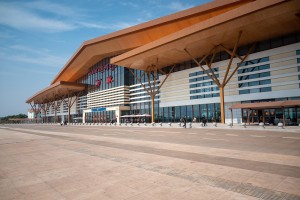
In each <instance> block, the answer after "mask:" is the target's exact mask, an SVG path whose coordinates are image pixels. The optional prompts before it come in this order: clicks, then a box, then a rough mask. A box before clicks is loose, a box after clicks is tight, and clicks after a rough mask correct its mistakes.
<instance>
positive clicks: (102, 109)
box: [92, 108, 106, 112]
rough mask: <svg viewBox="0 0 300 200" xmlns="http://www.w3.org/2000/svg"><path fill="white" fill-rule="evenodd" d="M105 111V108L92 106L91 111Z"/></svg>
mask: <svg viewBox="0 0 300 200" xmlns="http://www.w3.org/2000/svg"><path fill="white" fill-rule="evenodd" d="M102 111H106V108H92V112H102Z"/></svg>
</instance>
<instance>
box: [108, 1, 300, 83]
mask: <svg viewBox="0 0 300 200" xmlns="http://www.w3.org/2000/svg"><path fill="white" fill-rule="evenodd" d="M257 30H260V31H259V32H258V31H257ZM240 31H242V32H243V37H242V38H241V40H240V41H238V43H239V46H243V45H248V44H253V43H255V42H257V41H262V40H265V39H270V38H273V37H277V36H281V35H285V34H289V33H294V32H299V31H300V24H299V1H297V0H291V1H285V0H272V1H271V0H256V1H253V2H250V3H247V4H244V5H242V6H240V7H237V8H235V9H232V10H230V11H228V12H225V13H222V14H220V15H217V16H214V17H212V18H210V19H207V20H205V21H201V22H199V23H197V24H194V25H192V26H190V27H187V28H185V29H182V30H180V31H177V32H176V33H173V34H170V35H168V36H165V37H163V38H160V39H158V40H156V41H153V42H151V43H148V44H145V45H143V46H141V47H138V48H136V49H133V50H131V51H128V52H126V53H123V54H121V55H119V56H116V57H114V58H112V59H111V63H113V64H116V65H120V66H125V67H128V66H130V67H131V68H133V69H140V70H145V67H146V66H149V65H151V64H153V63H154V62H155V59H157V58H158V59H159V60H160V66H159V68H163V67H166V66H171V65H173V64H175V63H181V62H184V61H186V60H190V59H191V58H190V55H188V54H187V53H186V51H185V50H188V52H189V53H190V54H191V55H193V57H196V58H199V57H201V56H203V55H207V56H208V55H211V54H212V53H217V52H213V51H212V52H210V51H211V49H213V48H214V47H216V46H222V47H224V48H225V51H226V50H229V49H233V48H234V47H235V46H236V45H235V43H236V42H237V40H236V35H237V33H239V32H240ZM239 46H237V47H239ZM224 48H223V49H222V48H218V51H221V50H224ZM235 50H236V49H235ZM236 57H239V56H238V55H237V56H236ZM240 59H241V58H240ZM227 80H228V79H226V81H227ZM223 84H226V82H224V83H223Z"/></svg>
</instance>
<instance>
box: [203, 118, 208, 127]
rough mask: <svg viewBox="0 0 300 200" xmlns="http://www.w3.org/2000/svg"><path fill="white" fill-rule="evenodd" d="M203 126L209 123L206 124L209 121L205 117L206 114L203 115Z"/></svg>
mask: <svg viewBox="0 0 300 200" xmlns="http://www.w3.org/2000/svg"><path fill="white" fill-rule="evenodd" d="M202 121H203V126H206V125H207V124H206V122H207V120H206V118H205V116H203V120H202Z"/></svg>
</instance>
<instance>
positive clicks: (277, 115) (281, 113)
mask: <svg viewBox="0 0 300 200" xmlns="http://www.w3.org/2000/svg"><path fill="white" fill-rule="evenodd" d="M299 106H300V100H286V101H274V102H259V103H244V104H243V103H240V104H235V105H233V106H231V107H230V108H229V110H230V111H231V123H232V122H233V113H232V109H242V114H243V116H244V113H245V112H246V117H247V118H246V120H247V121H246V122H247V123H248V124H250V118H251V121H252V123H254V122H258V123H260V122H263V123H269V124H277V123H279V122H282V123H283V125H284V126H285V125H296V124H299V123H300V110H299ZM288 109H291V112H289V110H288ZM287 111H288V112H287ZM290 115H292V116H290ZM243 121H244V117H243Z"/></svg>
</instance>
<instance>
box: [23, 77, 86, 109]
mask: <svg viewBox="0 0 300 200" xmlns="http://www.w3.org/2000/svg"><path fill="white" fill-rule="evenodd" d="M85 89H86V85H85V84H80V83H71V82H65V81H60V82H57V83H55V84H52V85H50V86H49V87H46V88H45V89H43V90H41V91H39V92H38V93H36V94H34V95H33V96H31V97H30V98H28V99H27V100H26V103H30V104H44V103H49V102H52V101H56V100H61V99H62V98H67V97H68V95H74V93H76V92H80V91H83V90H85Z"/></svg>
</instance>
